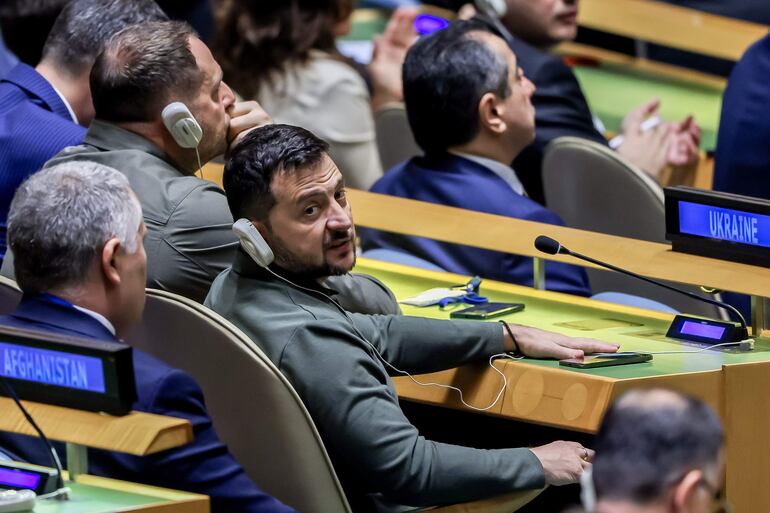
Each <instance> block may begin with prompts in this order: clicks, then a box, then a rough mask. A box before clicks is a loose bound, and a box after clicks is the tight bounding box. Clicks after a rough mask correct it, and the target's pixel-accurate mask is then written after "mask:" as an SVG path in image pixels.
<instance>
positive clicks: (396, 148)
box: [374, 103, 422, 171]
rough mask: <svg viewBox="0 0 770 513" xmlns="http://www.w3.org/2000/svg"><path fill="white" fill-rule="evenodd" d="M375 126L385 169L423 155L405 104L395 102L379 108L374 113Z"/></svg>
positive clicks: (378, 147) (378, 146)
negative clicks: (416, 140)
mask: <svg viewBox="0 0 770 513" xmlns="http://www.w3.org/2000/svg"><path fill="white" fill-rule="evenodd" d="M374 127H375V130H376V131H377V149H378V150H379V152H380V162H382V169H383V170H385V171H387V170H388V169H390V168H392V167H393V166H395V165H396V164H399V163H401V162H403V161H405V160H408V159H410V158H412V157H415V156H417V155H422V150H421V149H420V147H419V146H417V143H416V142H415V140H414V136H413V135H412V129H411V128H410V127H409V120H408V119H407V117H406V109H405V108H404V105H403V104H401V103H394V104H390V105H386V106H385V107H383V108H382V109H380V110H378V111H377V112H376V113H375V114H374Z"/></svg>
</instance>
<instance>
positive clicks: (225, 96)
mask: <svg viewBox="0 0 770 513" xmlns="http://www.w3.org/2000/svg"><path fill="white" fill-rule="evenodd" d="M221 87H222V104H223V105H224V107H225V109H228V108H229V107H230V105H232V104H234V103H235V93H233V90H232V89H230V86H229V85H227V84H225V83H224V82H222V84H221Z"/></svg>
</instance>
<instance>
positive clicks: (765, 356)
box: [356, 261, 770, 379]
mask: <svg viewBox="0 0 770 513" xmlns="http://www.w3.org/2000/svg"><path fill="white" fill-rule="evenodd" d="M370 262H371V261H370ZM356 272H362V273H367V274H371V275H373V276H376V277H377V278H379V279H380V280H382V281H383V282H384V283H385V284H386V285H388V286H389V287H390V288H391V289H392V290H393V291H394V293H395V294H396V297H397V298H399V299H402V298H407V297H410V296H413V295H415V294H418V293H420V292H422V291H424V290H427V289H430V288H434V287H446V286H448V285H456V284H459V283H460V282H459V281H458V282H452V281H450V279H451V278H444V279H440V278H436V277H435V276H441V275H440V274H437V273H431V274H430V275H431V277H430V278H428V277H421V276H412V275H408V274H402V273H400V272H398V271H390V270H384V269H383V268H382V267H380V266H379V265H377V264H376V263H367V262H363V261H362V262H361V263H359V264H358V265H357V266H356ZM511 288H512V289H519V290H521V293H520V294H516V293H510V292H497V291H495V292H491V293H490V292H489V291H488V290H487V291H485V290H484V284H483V283H482V286H481V294H482V295H485V296H488V297H489V298H490V300H491V301H499V302H511V303H524V304H525V305H526V308H525V309H524V310H523V311H522V312H518V313H515V314H511V315H508V316H505V317H501V318H500V319H505V320H507V321H510V322H515V323H519V324H523V325H527V326H535V327H538V328H542V329H546V330H551V331H556V332H559V333H563V334H565V335H570V336H573V337H591V338H596V339H599V340H604V341H607V342H612V343H616V344H620V347H621V350H624V351H648V352H657V351H696V350H697V349H698V347H697V346H691V345H684V344H682V343H681V342H678V341H675V340H672V339H667V338H666V337H665V333H666V331H667V330H668V325H669V323H670V319H672V318H673V316H662V315H660V314H657V315H656V314H651V315H649V316H646V315H644V313H643V312H644V311H643V310H638V311H639V312H640V314H638V315H636V314H629V313H624V312H612V311H610V310H608V309H612V308H613V305H611V304H608V303H602V302H599V301H596V302H592V305H594V304H595V306H583V305H577V304H575V303H573V302H570V296H568V295H566V294H556V293H551V294H549V296H551V297H554V298H559V299H560V301H554V300H551V299H545V298H537V297H532V296H530V295H528V294H527V292H528V291H529V290H531V289H527V288H525V287H511ZM565 299H566V301H562V300H565ZM458 308H463V306H460V307H458ZM402 310H403V312H404V314H405V315H415V316H421V317H431V318H434V319H447V318H449V311H448V310H440V309H439V308H438V307H437V306H431V307H425V308H419V307H413V306H407V305H402ZM656 317H665V318H656ZM469 322H475V321H469ZM480 322H481V321H480ZM596 322H601V323H603V324H616V325H618V326H615V327H605V328H600V329H593V330H590V329H589V330H586V329H579V327H587V326H585V325H586V324H594V323H596ZM575 323H577V324H575ZM526 361H527V363H532V364H536V365H544V366H549V367H558V366H559V363H558V362H556V361H553V360H533V359H527V360H526ZM752 361H770V341H768V340H761V341H760V342H758V343H757V347H756V349H755V350H754V351H752V352H750V353H727V352H720V351H701V352H698V353H687V354H666V355H663V354H661V355H655V356H654V357H653V360H652V362H649V363H640V364H631V365H621V366H617V367H604V368H599V369H592V370H581V369H571V368H568V367H561V368H562V369H564V370H568V371H569V372H581V373H587V374H595V375H600V376H606V377H610V378H617V379H627V378H640V377H648V376H663V375H671V374H680V373H689V372H699V371H709V370H719V369H721V368H722V365H724V364H731V363H744V362H752Z"/></svg>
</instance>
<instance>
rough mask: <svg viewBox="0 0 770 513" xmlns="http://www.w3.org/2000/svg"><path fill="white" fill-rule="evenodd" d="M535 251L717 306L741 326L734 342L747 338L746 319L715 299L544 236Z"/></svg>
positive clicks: (537, 242) (540, 238)
mask: <svg viewBox="0 0 770 513" xmlns="http://www.w3.org/2000/svg"><path fill="white" fill-rule="evenodd" d="M535 249H537V250H538V251H541V252H543V253H546V254H548V255H570V256H573V257H575V258H579V259H580V260H585V261H586V262H591V263H592V264H596V265H598V266H600V267H604V268H606V269H610V270H612V271H615V272H619V273H621V274H625V275H626V276H631V277H632V278H636V279H638V280H642V281H645V282H647V283H652V284H653V285H657V286H659V287H663V288H664V289H667V290H670V291H673V292H678V293H679V294H683V295H685V296H687V297H691V298H693V299H697V300H698V301H704V302H706V303H709V304H711V305H714V306H717V307H719V308H722V309H724V310H726V311H728V312H730V313H732V314H734V315H735V317H736V318H737V319H738V321H739V322H740V325H741V326H740V329H738V330H737V333H736V334H735V335H734V337H739V336H740V337H741V338H739V339H738V340H736V341H741V340H744V339H746V338H747V337H748V328H747V326H746V319H744V317H743V315H742V314H741V312H739V311H738V309H737V308H735V307H734V306H732V305H728V304H727V303H723V302H721V301H717V300H715V299H711V298H707V297H702V296H699V295H698V294H694V293H692V292H688V291H686V290H682V289H679V288H676V287H672V286H671V285H667V284H665V283H662V282H659V281H657V280H653V279H651V278H647V277H646V276H642V275H640V274H636V273H634V272H631V271H627V270H626V269H621V268H620V267H617V266H615V265H612V264H608V263H607V262H602V261H600V260H596V259H595V258H591V257H589V256H586V255H581V254H580V253H577V252H575V251H571V250H569V249H567V248H565V247H564V246H562V245H561V244H560V243H559V241H557V240H555V239H552V238H551V237H547V236H545V235H540V236H538V237H537V238H536V239H535ZM677 317H682V316H677ZM682 322H687V321H686V320H684V321H680V324H681V323H682ZM674 323H675V324H676V323H677V320H675V321H674ZM673 326H674V325H672V328H673ZM668 336H671V335H668ZM688 340H689V339H688Z"/></svg>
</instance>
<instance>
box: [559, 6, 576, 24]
mask: <svg viewBox="0 0 770 513" xmlns="http://www.w3.org/2000/svg"><path fill="white" fill-rule="evenodd" d="M556 17H557V18H558V20H559V21H561V22H563V23H576V22H577V17H578V12H577V9H572V10H569V11H565V12H563V13H561V14H559V15H558V16H556Z"/></svg>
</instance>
